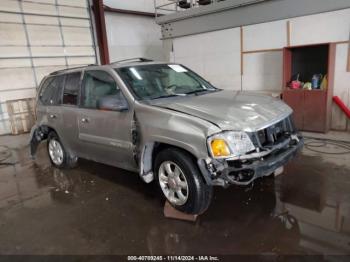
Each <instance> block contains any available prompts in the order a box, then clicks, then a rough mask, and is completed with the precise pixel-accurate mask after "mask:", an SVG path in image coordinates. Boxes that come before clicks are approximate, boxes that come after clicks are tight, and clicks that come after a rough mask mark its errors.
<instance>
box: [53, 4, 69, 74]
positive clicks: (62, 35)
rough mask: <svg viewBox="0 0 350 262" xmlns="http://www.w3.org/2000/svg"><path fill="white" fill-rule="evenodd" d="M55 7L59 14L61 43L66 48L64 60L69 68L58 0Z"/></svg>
mask: <svg viewBox="0 0 350 262" xmlns="http://www.w3.org/2000/svg"><path fill="white" fill-rule="evenodd" d="M55 8H56V12H57V15H58V18H57V19H58V27H59V29H60V35H61V43H62V46H63V48H64V61H65V64H66V68H68V58H67V54H66V42H65V41H64V34H63V29H62V22H61V16H60V12H59V8H58V0H55Z"/></svg>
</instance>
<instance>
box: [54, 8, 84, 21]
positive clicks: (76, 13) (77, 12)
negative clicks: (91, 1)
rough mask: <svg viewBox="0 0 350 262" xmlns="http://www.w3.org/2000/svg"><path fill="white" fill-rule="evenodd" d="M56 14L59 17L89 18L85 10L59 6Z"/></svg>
mask: <svg viewBox="0 0 350 262" xmlns="http://www.w3.org/2000/svg"><path fill="white" fill-rule="evenodd" d="M58 12H59V14H60V15H61V16H72V17H82V18H89V13H88V11H87V9H85V8H76V7H68V6H59V7H58Z"/></svg>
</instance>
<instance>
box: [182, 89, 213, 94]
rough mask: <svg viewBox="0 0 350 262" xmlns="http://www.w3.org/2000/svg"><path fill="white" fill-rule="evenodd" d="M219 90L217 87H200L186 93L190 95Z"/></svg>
mask: <svg viewBox="0 0 350 262" xmlns="http://www.w3.org/2000/svg"><path fill="white" fill-rule="evenodd" d="M215 91H217V89H200V90H193V91H190V92H188V93H185V94H186V95H190V94H198V93H202V92H215Z"/></svg>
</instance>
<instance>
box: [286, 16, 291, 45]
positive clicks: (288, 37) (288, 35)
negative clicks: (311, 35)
mask: <svg viewBox="0 0 350 262" xmlns="http://www.w3.org/2000/svg"><path fill="white" fill-rule="evenodd" d="M290 33H291V32H290V21H287V46H290Z"/></svg>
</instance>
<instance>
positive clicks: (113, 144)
mask: <svg viewBox="0 0 350 262" xmlns="http://www.w3.org/2000/svg"><path fill="white" fill-rule="evenodd" d="M115 95H122V94H121V90H120V89H119V88H118V85H117V83H116V81H115V79H114V78H113V77H112V76H111V75H110V74H109V73H108V72H107V71H102V70H87V71H85V72H84V78H83V85H82V92H81V105H80V108H79V110H78V119H77V121H78V127H79V135H78V138H79V155H81V156H82V157H84V158H87V159H91V160H94V161H97V162H102V163H105V164H110V165H115V166H119V167H122V168H126V169H135V168H136V164H135V162H134V160H133V147H132V141H131V125H132V117H133V114H132V112H131V111H130V110H128V111H121V112H118V111H105V110H100V109H99V101H101V100H100V99H102V98H103V97H106V96H115ZM124 99H125V98H124Z"/></svg>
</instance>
